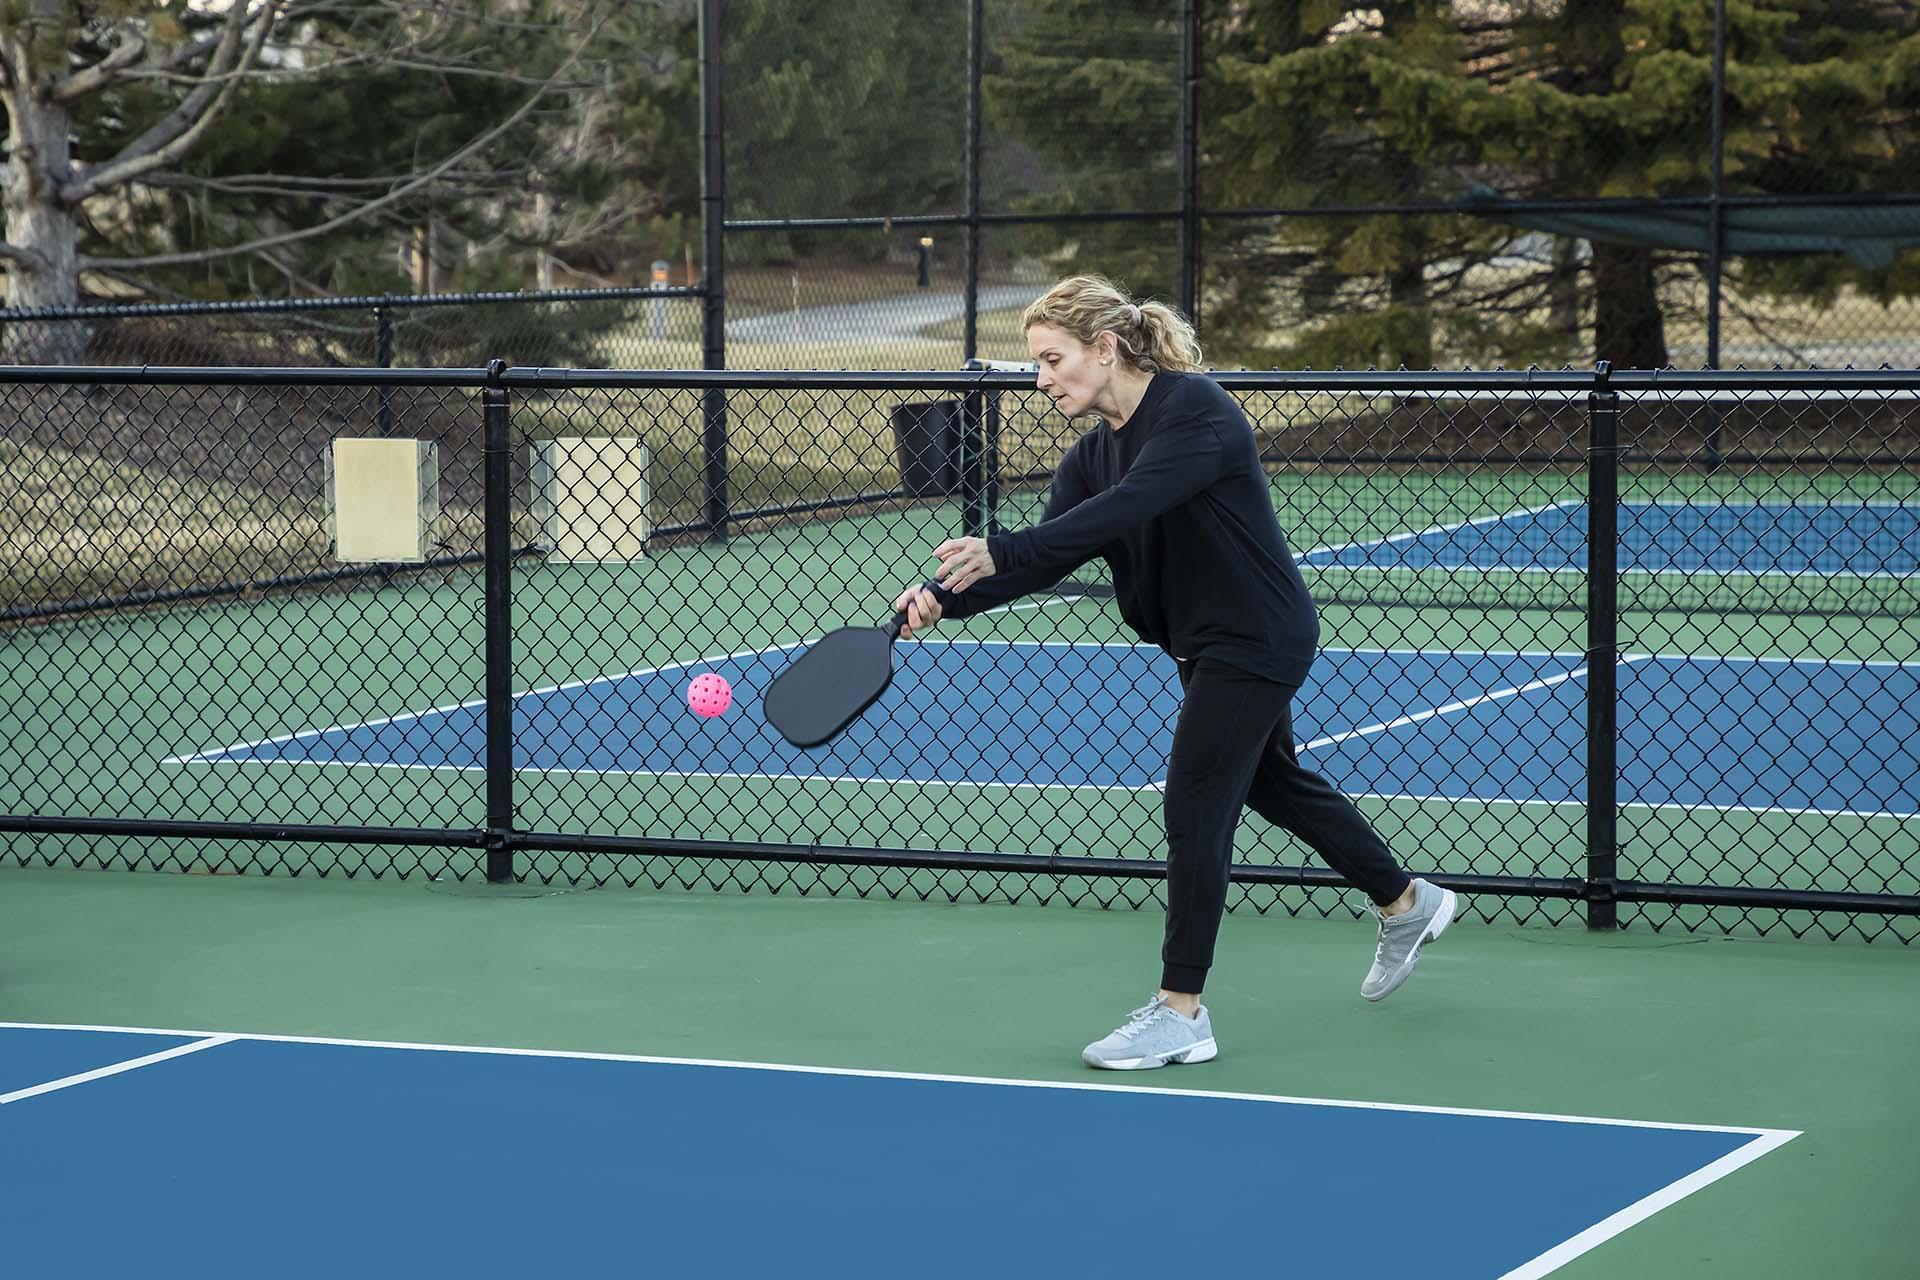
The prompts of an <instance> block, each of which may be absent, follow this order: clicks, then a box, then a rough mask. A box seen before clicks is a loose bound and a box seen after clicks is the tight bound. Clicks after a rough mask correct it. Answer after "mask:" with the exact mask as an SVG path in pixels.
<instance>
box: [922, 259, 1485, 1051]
mask: <svg viewBox="0 0 1920 1280" xmlns="http://www.w3.org/2000/svg"><path fill="white" fill-rule="evenodd" d="M1021 323H1022V327H1023V328H1024V329H1025V331H1026V335H1027V349H1028V351H1029V352H1030V353H1031V355H1032V357H1033V359H1034V361H1035V362H1036V363H1037V364H1038V366H1039V375H1038V380H1037V385H1038V386H1039V389H1040V390H1041V391H1044V392H1045V393H1046V394H1047V395H1048V396H1049V397H1051V398H1052V400H1053V402H1054V405H1055V406H1056V407H1057V408H1058V409H1059V410H1060V412H1061V413H1063V414H1065V415H1066V416H1067V417H1069V418H1073V417H1078V416H1079V415H1081V414H1089V413H1090V414H1093V415H1094V416H1095V417H1098V418H1100V419H1102V420H1103V421H1104V424H1105V425H1103V426H1097V427H1095V428H1094V429H1093V430H1091V431H1089V432H1087V433H1086V434H1085V435H1084V436H1082V437H1081V438H1080V440H1079V441H1078V442H1077V443H1076V444H1075V445H1074V446H1073V447H1072V448H1071V449H1069V450H1068V451H1067V455H1066V457H1065V458H1064V459H1062V460H1061V463H1060V466H1059V468H1058V470H1057V471H1055V473H1054V477H1053V491H1052V494H1051V496H1050V498H1049V499H1048V502H1047V510H1046V516H1045V518H1044V519H1043V520H1042V521H1041V523H1039V524H1037V525H1035V526H1033V527H1032V528H1030V529H1023V530H1020V531H1018V532H1015V533H1000V534H995V535H993V536H992V537H989V538H985V539H981V538H954V539H951V540H949V541H947V542H943V543H941V544H940V545H939V546H938V547H937V548H935V552H934V554H935V555H937V556H938V557H939V560H940V571H939V574H938V577H937V579H936V580H935V581H933V582H929V583H927V584H925V585H924V586H918V587H910V588H908V589H907V590H905V591H903V592H901V594H900V598H899V600H898V601H897V602H896V604H895V607H896V608H897V609H899V610H904V611H905V613H906V615H907V623H908V625H907V626H906V627H904V628H903V629H902V631H901V634H902V635H903V636H912V635H914V634H917V633H918V632H921V631H924V630H925V629H926V628H928V627H930V626H932V625H933V624H934V623H936V622H938V621H940V620H941V619H942V618H964V617H969V616H971V615H973V614H977V613H981V612H983V611H985V610H987V609H990V608H993V607H995V606H997V605H1002V604H1005V603H1007V602H1008V601H1010V600H1014V599H1017V598H1019V597H1020V596H1024V595H1027V594H1030V593H1032V592H1036V591H1044V590H1046V589H1048V588H1050V587H1052V586H1053V585H1054V584H1056V583H1057V582H1059V581H1060V579H1062V578H1063V577H1065V576H1066V575H1067V574H1068V573H1070V572H1072V571H1073V570H1074V569H1075V568H1077V567H1078V566H1079V565H1081V564H1083V563H1085V562H1087V561H1088V560H1091V559H1092V558H1093V557H1095V556H1100V557H1102V558H1104V559H1105V560H1106V562H1107V565H1108V567H1109V568H1110V569H1111V570H1112V572H1113V583H1114V590H1115V595H1116V597H1117V599H1118V602H1119V606H1120V613H1121V616H1122V617H1123V618H1124V619H1125V620H1126V622H1127V624H1128V625H1129V626H1131V627H1132V628H1133V630H1134V631H1135V633H1137V634H1138V635H1139V637H1140V638H1141V639H1142V640H1144V641H1147V642H1150V643H1152V644H1156V645H1158V646H1160V648H1162V649H1164V650H1165V651H1166V652H1167V653H1168V654H1170V655H1172V657H1173V658H1174V660H1175V662H1176V663H1177V665H1178V667H1179V673H1180V684H1181V687H1182V689H1183V690H1184V691H1185V697H1184V701H1183V703H1182V706H1181V709H1180V718H1179V722H1178V724H1177V725H1176V727H1175V729H1174V734H1173V749H1172V752H1171V755H1170V757H1169V759H1168V767H1167V780H1166V788H1165V800H1164V814H1165V820H1166V830H1167V921H1166V937H1165V942H1164V944H1163V946H1162V949H1161V975H1160V987H1159V990H1158V991H1157V992H1155V994H1154V996H1153V999H1152V1000H1151V1001H1150V1002H1149V1003H1147V1004H1146V1005H1145V1006H1143V1007H1142V1008H1139V1009H1136V1010H1134V1011H1133V1012H1132V1013H1131V1014H1129V1015H1128V1017H1127V1021H1126V1022H1125V1023H1124V1024H1122V1025H1121V1026H1120V1027H1119V1029H1117V1030H1116V1031H1114V1032H1113V1034H1111V1035H1109V1036H1107V1037H1106V1038H1105V1039H1103V1040H1098V1041H1096V1042H1094V1043H1093V1044H1090V1045H1088V1046H1087V1048H1086V1049H1085V1051H1084V1052H1083V1053H1082V1055H1081V1056H1082V1058H1083V1060H1084V1061H1085V1062H1086V1063H1087V1064H1088V1065H1090V1066H1095V1067H1107V1068H1114V1069H1120V1070H1130V1069H1135V1068H1149V1067H1159V1066H1164V1065H1166V1064H1167V1063H1169V1062H1174V1063H1187V1062H1206V1061H1208V1060H1209V1059H1211V1058H1213V1057H1214V1056H1215V1055H1216V1053H1218V1047H1217V1046H1216V1044H1215V1042H1214V1038H1213V1028H1212V1024H1211V1021H1210V1019H1209V1018H1208V1015H1207V1010H1206V1008H1205V1006H1203V1005H1202V1004H1201V1003H1200V995H1201V991H1202V988H1203V987H1204V985H1205V983H1206V977H1207V970H1208V969H1209V967H1210V966H1211V965H1212V963H1213V948H1214V940H1215V937H1216V936H1217V934H1218V933H1219V929H1220V918H1221V915H1222V913H1223V912H1224V911H1225V909H1226V898H1227V873H1228V864H1229V861H1230V859H1231V857H1232V853H1233V835H1234V829H1235V827H1236V826H1238V824H1239V820H1240V810H1241V807H1242V806H1243V805H1244V806H1247V807H1250V808H1252V809H1253V810H1254V811H1255V812H1256V813H1258V814H1260V815H1261V816H1262V817H1264V818H1265V819H1267V821H1269V822H1272V823H1274V824H1275V825H1277V826H1279V827H1282V828H1284V829H1285V830H1287V831H1290V832H1292V833H1293V834H1294V835H1296V836H1298V837H1299V838H1300V839H1301V840H1303V841H1305V842H1306V844H1307V845H1308V846H1309V847H1311V848H1312V849H1313V850H1314V852H1315V853H1317V854H1319V856H1320V857H1321V858H1322V859H1324V860H1325V861H1326V862H1327V864H1328V865H1329V866H1331V867H1333V868H1334V869H1335V870H1336V871H1338V872H1339V873H1340V874H1341V875H1342V876H1344V877H1345V878H1346V879H1347V880H1348V881H1349V882H1350V883H1352V884H1354V885H1356V886H1358V887H1359V888H1360V889H1362V890H1364V891H1365V892H1366V894H1367V895H1368V896H1369V897H1370V898H1372V900H1373V902H1374V904H1375V908H1376V914H1377V916H1378V920H1379V941H1378V946H1377V948H1376V950H1375V953H1374V959H1373V967H1372V969H1371V970H1369V972H1368V973H1367V977H1366V981H1365V982H1364V983H1363V984H1362V985H1361V988H1360V994H1361V995H1362V996H1364V997H1365V998H1367V999H1368V1000H1379V999H1383V998H1384V997H1386V996H1388V995H1390V994H1392V992H1393V991H1394V990H1395V989H1397V988H1398V987H1399V986H1400V984H1401V983H1403V982H1405V981H1406V979H1407V977H1408V975H1409V974H1411V973H1412V972H1413V967H1414V965H1415V964H1416V963H1417V962H1418V960H1419V957H1420V948H1421V946H1422V944H1424V943H1427V942H1431V941H1433V940H1434V939H1435V938H1438V937H1439V936H1440V934H1441V933H1442V932H1444V931H1445V929H1446V928H1447V926H1448V924H1450V923H1451V922H1452V920H1453V917H1454V915H1455V914H1456V912H1457V911H1458V910H1459V901H1458V899H1457V898H1456V896H1455V895H1454V893H1453V892H1452V891H1451V890H1448V889H1442V888H1439V887H1437V886H1435V885H1433V884H1430V883H1428V882H1427V881H1425V880H1414V879H1410V878H1409V877H1408V876H1407V874H1406V873H1405V872H1404V871H1402V870H1401V869H1400V867H1399V865H1398V864H1397V863H1396V862H1395V861H1394V858H1393V855H1392V854H1391V853H1390V852H1389V851H1388V850H1387V847H1386V845H1385V843H1383V842H1382V841H1381V839H1380V837H1379V835H1377V834H1376V833H1375V832H1374V830H1373V828H1372V827H1370V826H1369V825H1368V824H1367V821H1366V819H1365V818H1363V817H1361V815H1360V813H1359V811H1358V810H1357V809H1355V808H1354V807H1353V805H1352V803H1351V802H1350V801H1348V800H1347V799H1346V798H1345V797H1344V796H1342V795H1340V794H1339V793H1338V792H1336V791H1335V790H1334V789H1333V788H1332V787H1331V786H1329V785H1328V784H1327V782H1326V781H1325V780H1324V779H1322V778H1320V777H1319V776H1318V775H1316V774H1313V773H1310V772H1308V771H1307V770H1305V769H1303V768H1301V767H1300V763H1299V761H1298V760H1297V759H1296V757H1295V755H1294V744H1293V719H1292V715H1291V710H1290V707H1291V703H1292V701H1293V697H1294V694H1295V693H1297V692H1298V691H1299V688H1300V686H1301V684H1302V683H1303V682H1304V681H1305V680H1306V678H1307V669H1308V668H1309V667H1310V666H1311V665H1312V662H1313V657H1314V651H1315V648H1316V646H1317V645H1318V643H1319V638H1320V625H1319V621H1318V619H1317V618H1316V617H1315V614H1314V607H1313V601H1312V599H1311V598H1310V597H1309V596H1308V594H1307V587H1306V583H1305V581H1304V580H1303V579H1302V578H1301V576H1300V570H1299V568H1298V567H1297V566H1296V565H1295V564H1294V561H1293V555H1292V553H1291V552H1290V551H1289V550H1288V549H1287V543H1286V539H1285V538H1284V537H1283V536H1282V535H1281V532H1280V525H1279V522H1278V521H1277V520H1276V519H1275V518H1274V513H1273V504H1272V501H1271V499H1270V498H1269V496H1268V491H1267V475H1266V471H1265V469H1264V468H1263V467H1262V466H1261V463H1260V452H1259V448H1258V446H1257V444H1256V443H1255V440H1254V436H1253V428H1252V426H1251V424H1249V423H1248V421H1247V418H1246V415H1245V414H1243V413H1242V412H1241V410H1240V406H1239V404H1238V403H1237V402H1236V401H1235V400H1234V399H1233V397H1232V396H1230V395H1228V394H1227V393H1226V392H1225V391H1222V390H1221V389H1220V387H1219V385H1218V384H1217V383H1215V382H1214V381H1213V380H1212V379H1211V378H1208V377H1206V376H1205V375H1204V374H1201V373H1199V372H1197V371H1198V369H1199V367H1200V347H1199V344H1198V343H1197V342H1196V341H1195V340H1194V335H1193V330H1192V328H1191V327H1190V326H1189V325H1188V324H1187V323H1186V321H1185V320H1183V319H1182V318H1181V317H1180V316H1179V315H1178V314H1177V313H1176V312H1174V311H1173V310H1171V309H1170V308H1168V307H1165V306H1162V305H1160V304H1158V303H1152V302H1149V303H1146V304H1144V305H1142V304H1136V303H1134V302H1132V301H1131V300H1129V299H1128V298H1127V297H1126V296H1125V295H1124V294H1122V293H1121V292H1120V291H1119V290H1118V289H1117V288H1115V287H1114V286H1113V285H1112V284H1111V283H1110V282H1108V281H1107V280H1105V279H1103V278H1101V277H1099V276H1074V277H1072V278H1070V279H1066V280H1063V281H1061V282H1060V283H1059V284H1057V285H1055V286H1054V287H1053V288H1052V289H1050V290H1049V291H1048V292H1047V293H1046V295H1045V296H1043V297H1042V298H1040V299H1039V300H1038V301H1037V302H1035V303H1034V304H1033V305H1032V306H1030V307H1028V308H1027V311H1026V314H1025V316H1024V317H1023V318H1022V321H1021Z"/></svg>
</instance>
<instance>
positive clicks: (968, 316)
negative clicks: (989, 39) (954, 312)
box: [960, 0, 985, 361]
mask: <svg viewBox="0 0 1920 1280" xmlns="http://www.w3.org/2000/svg"><path fill="white" fill-rule="evenodd" d="M984 7H985V6H984V0H973V3H972V4H970V5H968V6H967V160H966V183H967V252H966V258H967V284H966V290H967V293H966V299H965V302H964V304H963V306H964V314H963V317H962V321H961V335H960V358H961V360H963V361H964V360H971V359H973V358H974V357H975V356H977V355H979V354H980V73H981V59H982V58H983V57H984V56H985V50H984V49H983V48H982V47H981V46H982V43H983V42H984V39H985V36H984V35H983V32H982V28H983V25H984V22H985V18H984V14H983V10H984Z"/></svg>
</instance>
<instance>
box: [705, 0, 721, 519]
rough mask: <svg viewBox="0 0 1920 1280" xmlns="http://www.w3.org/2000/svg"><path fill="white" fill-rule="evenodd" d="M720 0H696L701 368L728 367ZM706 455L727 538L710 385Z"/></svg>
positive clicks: (711, 512) (716, 400)
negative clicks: (701, 247)
mask: <svg viewBox="0 0 1920 1280" xmlns="http://www.w3.org/2000/svg"><path fill="white" fill-rule="evenodd" d="M721 89H722V82H721V61H720V0H700V141H701V152H700V219H701V224H702V225H701V230H702V232H703V234H704V240H705V252H706V263H705V265H704V266H703V268H702V271H701V276H700V288H701V291H702V297H703V298H704V301H705V305H704V307H703V308H702V313H701V334H702V348H703V350H702V359H701V367H702V368H706V369H724V368H726V367H727V293H726V218H727V152H726V134H725V132H724V128H725V116H724V114H723V113H722V111H721V96H720V95H721ZM700 404H701V417H702V419H703V421H704V430H703V431H702V433H701V444H702V448H703V449H704V451H705V454H706V487H707V537H708V539H709V540H710V541H713V542H725V541H726V540H727V518H728V516H727V507H728V501H727V393H726V392H725V391H724V390H722V389H720V388H718V387H715V388H712V389H710V390H708V391H706V392H704V393H702V395H701V397H700Z"/></svg>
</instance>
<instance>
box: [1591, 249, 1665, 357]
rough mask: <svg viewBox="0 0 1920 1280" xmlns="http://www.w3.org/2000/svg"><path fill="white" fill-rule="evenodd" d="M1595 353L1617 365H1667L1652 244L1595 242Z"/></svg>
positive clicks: (1596, 355) (1663, 326)
mask: <svg viewBox="0 0 1920 1280" xmlns="http://www.w3.org/2000/svg"><path fill="white" fill-rule="evenodd" d="M1593 355H1594V359H1596V360H1611V361H1612V362H1613V367H1614V368H1616V369H1664V368H1666V367H1667V333H1666V326H1665V323H1664V322H1663V321H1662V319H1661V316H1660V299H1659V298H1658V296H1656V294H1655V292H1654V282H1653V250H1651V249H1644V248H1635V247H1630V246H1625V245H1617V244H1602V243H1600V242H1599V241H1595V242H1594V245H1593Z"/></svg>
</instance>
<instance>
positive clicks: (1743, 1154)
mask: <svg viewBox="0 0 1920 1280" xmlns="http://www.w3.org/2000/svg"><path fill="white" fill-rule="evenodd" d="M1799 1136H1800V1135H1799V1134H1798V1133H1796V1132H1791V1131H1788V1130H1784V1129H1780V1130H1773V1131H1770V1132H1766V1133H1761V1134H1758V1135H1756V1136H1755V1138H1754V1140H1753V1141H1752V1142H1749V1143H1747V1144H1746V1145H1745V1146H1743V1147H1741V1148H1739V1149H1738V1150H1735V1151H1729V1152H1728V1153H1727V1154H1726V1155H1724V1156H1721V1157H1720V1158H1719V1159H1718V1160H1715V1161H1714V1162H1713V1163H1712V1164H1709V1165H1703V1166H1702V1167H1700V1168H1698V1169H1695V1170H1694V1171H1693V1172H1692V1173H1690V1174H1688V1175H1687V1176H1686V1177H1684V1178H1681V1179H1680V1180H1678V1181H1677V1182H1670V1183H1668V1184H1667V1185H1666V1186H1664V1187H1662V1188H1660V1190H1658V1191H1656V1192H1654V1193H1653V1194H1652V1195H1650V1196H1646V1197H1644V1198H1642V1199H1640V1200H1636V1201H1635V1202H1634V1203H1632V1204H1630V1205H1628V1206H1627V1207H1626V1208H1624V1209H1622V1210H1620V1211H1619V1212H1618V1213H1615V1214H1612V1215H1610V1216H1608V1217H1605V1218H1602V1219H1601V1220H1600V1221H1598V1222H1596V1223H1594V1224H1593V1225H1592V1226H1590V1227H1588V1228H1587V1229H1586V1230H1585V1231H1582V1232H1581V1233H1580V1234H1579V1235H1577V1236H1573V1237H1572V1238H1570V1239H1567V1240H1563V1241H1561V1242H1560V1243H1559V1244H1557V1245H1555V1246H1554V1247H1553V1248H1551V1249H1549V1250H1547V1251H1546V1252H1545V1253H1543V1254H1541V1255H1540V1256H1539V1257H1537V1258H1533V1259H1531V1260H1530V1261H1528V1262H1525V1263H1523V1264H1522V1265H1520V1266H1518V1267H1515V1268H1514V1269H1513V1270H1511V1271H1509V1272H1507V1273H1506V1275H1504V1276H1502V1277H1501V1278H1500V1280H1539V1278H1540V1277H1541V1276H1544V1275H1546V1274H1548V1273H1549V1272H1552V1271H1557V1270H1558V1269H1559V1268H1561V1267H1563V1266H1565V1265H1566V1264H1567V1263H1569V1262H1571V1261H1573V1260H1574V1259H1575V1258H1577V1257H1579V1256H1580V1255H1581V1254H1583V1253H1586V1252H1588V1251H1589V1250H1591V1249H1594V1248H1596V1247H1597V1246H1599V1245H1601V1244H1604V1243H1606V1242H1607V1241H1608V1240H1611V1239H1613V1238H1614V1237H1615V1236H1617V1235H1619V1234H1620V1233H1621V1232H1623V1231H1625V1230H1626V1229H1627V1228H1628V1227H1631V1226H1634V1225H1635V1224H1637V1223H1641V1222H1644V1221H1646V1220H1647V1219H1648V1218H1651V1217H1652V1216H1653V1215H1654V1214H1656V1213H1658V1212H1660V1211H1661V1210H1662V1209H1665V1208H1667V1207H1668V1206H1670V1205H1674V1204H1678V1203H1679V1202H1680V1201H1682V1200H1684V1199H1686V1198H1687V1197H1688V1196H1690V1195H1692V1194H1693V1193H1694V1192H1696V1191H1698V1190H1700V1189H1701V1188H1702V1187H1706V1186H1711V1185H1712V1184H1713V1183H1716V1182H1718V1181H1719V1180H1720V1179H1722V1178H1724V1177H1726V1176H1727V1175H1728V1174H1730V1173H1732V1172H1733V1171H1734V1170H1736V1169H1739V1168H1742V1167H1744V1166H1746V1165H1749V1164H1752V1163H1753V1162H1754V1161H1755V1160H1758V1159H1759V1158H1760V1157H1761V1156H1764V1155H1766V1154H1767V1153H1768V1152H1770V1151H1776V1150H1778V1149H1779V1148H1781V1147H1783V1146H1785V1145H1786V1144H1787V1143H1789V1142H1791V1141H1793V1140H1794V1139H1795V1138H1797V1137H1799Z"/></svg>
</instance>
